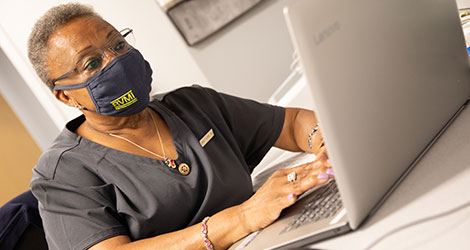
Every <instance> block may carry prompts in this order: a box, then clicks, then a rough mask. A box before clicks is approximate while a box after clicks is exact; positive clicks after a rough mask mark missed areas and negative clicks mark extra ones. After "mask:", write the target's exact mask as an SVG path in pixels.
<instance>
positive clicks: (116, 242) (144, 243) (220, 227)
mask: <svg viewBox="0 0 470 250" xmlns="http://www.w3.org/2000/svg"><path fill="white" fill-rule="evenodd" d="M244 220H245V216H244V214H243V209H242V207H241V206H240V205H238V206H233V207H230V208H227V209H225V210H222V211H220V212H218V213H217V214H215V215H213V216H211V217H210V219H209V221H208V222H207V223H206V225H207V228H208V234H207V237H208V238H209V240H210V241H211V242H212V244H213V245H214V249H227V248H228V247H230V246H231V245H232V244H233V243H234V242H236V241H237V240H239V239H241V238H243V237H244V236H246V235H248V234H249V233H250V231H249V230H248V229H247V227H246V226H245V225H246V223H245V221H244ZM201 229H202V225H201V223H198V224H195V225H193V226H190V227H187V228H185V229H182V230H178V231H175V232H171V233H166V234H162V235H158V236H155V237H152V238H147V239H142V240H137V241H134V242H131V241H130V239H129V237H128V236H116V237H113V238H110V239H108V240H105V241H102V242H100V243H98V244H97V245H95V246H93V247H92V248H90V249H91V250H105V249H106V250H109V249H113V250H114V249H117V250H137V249H138V250H146V249H152V250H154V249H178V250H180V249H206V248H205V245H204V240H203V237H202V233H201Z"/></svg>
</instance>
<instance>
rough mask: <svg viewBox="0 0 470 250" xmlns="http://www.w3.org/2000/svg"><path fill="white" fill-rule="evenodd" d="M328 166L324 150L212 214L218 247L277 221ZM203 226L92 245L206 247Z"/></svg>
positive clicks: (107, 249)
mask: <svg viewBox="0 0 470 250" xmlns="http://www.w3.org/2000/svg"><path fill="white" fill-rule="evenodd" d="M327 167H329V166H328V164H327V163H326V154H325V152H324V151H321V152H320V153H319V154H318V155H317V158H316V160H315V161H313V162H311V163H307V164H304V165H300V166H298V167H295V168H291V169H282V170H278V171H276V172H275V173H274V174H273V175H272V176H271V177H270V178H269V179H268V180H267V181H266V183H264V185H263V186H262V187H261V188H260V189H259V190H258V191H257V192H256V193H255V194H254V195H253V196H252V197H251V198H250V199H248V200H247V201H245V202H243V203H242V204H240V205H237V206H233V207H230V208H227V209H225V210H222V211H220V212H218V213H217V214H215V215H213V216H211V217H210V219H209V221H208V222H207V227H208V238H209V240H210V241H211V242H212V243H213V245H214V247H215V249H226V248H228V247H229V246H231V245H232V244H233V243H235V242H236V241H237V240H239V239H241V238H242V237H244V236H246V235H248V234H249V233H251V232H254V231H257V230H259V229H261V228H264V227H266V226H268V225H269V224H271V223H272V222H274V221H275V220H276V219H277V218H278V217H279V215H280V214H281V211H282V210H283V209H284V208H286V207H289V206H291V205H292V204H294V203H295V201H296V200H297V197H298V196H299V195H301V194H302V193H304V192H305V191H307V190H308V189H310V188H312V187H315V186H317V185H320V184H323V183H325V182H326V181H327V179H328V177H325V174H324V173H325V172H326V168H327ZM291 172H296V175H297V178H296V181H294V182H289V181H288V179H287V175H288V174H289V173H291ZM175 216H178V215H175ZM201 229H202V226H201V223H198V224H196V225H193V226H191V227H188V228H185V229H182V230H179V231H175V232H171V233H167V234H162V235H159V236H155V237H152V238H147V239H142V240H137V241H134V242H131V240H130V239H129V237H128V236H115V237H112V238H109V239H107V240H104V241H102V242H100V243H98V244H96V245H95V246H93V247H91V248H90V249H91V250H111V249H113V250H128V249H139V250H146V249H178V250H179V249H205V246H204V242H203V238H202V234H201Z"/></svg>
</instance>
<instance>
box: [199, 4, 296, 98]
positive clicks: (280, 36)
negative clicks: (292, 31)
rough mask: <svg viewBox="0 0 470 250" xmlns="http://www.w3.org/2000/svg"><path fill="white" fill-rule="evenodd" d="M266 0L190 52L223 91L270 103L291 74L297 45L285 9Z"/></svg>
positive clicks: (282, 5)
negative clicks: (275, 92)
mask: <svg viewBox="0 0 470 250" xmlns="http://www.w3.org/2000/svg"><path fill="white" fill-rule="evenodd" d="M290 2H292V0H265V1H263V2H261V3H260V4H259V5H258V6H256V7H255V8H253V9H252V10H250V11H249V12H248V13H246V14H245V15H243V16H242V17H241V18H239V19H237V20H235V22H233V23H231V24H230V25H229V26H227V27H225V28H224V29H223V30H221V31H220V32H218V33H216V34H215V35H213V36H212V37H210V38H209V39H207V40H205V41H203V42H201V43H200V44H197V45H196V46H194V47H191V49H190V53H191V55H192V56H193V57H194V59H195V60H196V62H197V63H198V65H199V67H200V68H201V70H202V71H203V72H204V74H205V76H206V77H207V79H208V80H209V81H210V82H211V84H212V86H213V87H214V88H216V89H217V90H219V91H224V92H228V93H231V94H235V95H239V96H243V97H247V98H252V99H256V100H259V101H263V102H266V101H267V100H268V99H269V97H270V96H271V95H272V93H274V91H275V90H276V89H277V87H279V85H280V84H281V83H282V82H283V81H284V80H285V79H286V78H287V76H288V75H289V73H290V64H291V62H292V53H293V50H294V49H293V46H292V43H291V40H290V37H289V33H288V30H287V26H286V23H285V20H284V16H283V13H282V9H283V7H284V6H286V5H287V4H289V3H290Z"/></svg>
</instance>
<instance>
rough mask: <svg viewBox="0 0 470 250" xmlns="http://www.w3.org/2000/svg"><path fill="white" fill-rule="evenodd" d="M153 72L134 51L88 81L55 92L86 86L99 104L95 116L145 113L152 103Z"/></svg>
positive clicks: (62, 86)
mask: <svg viewBox="0 0 470 250" xmlns="http://www.w3.org/2000/svg"><path fill="white" fill-rule="evenodd" d="M151 84H152V69H151V68H150V64H149V63H148V62H147V61H146V60H145V59H144V57H143V56H142V54H140V52H139V51H138V50H136V49H134V48H132V49H130V50H129V51H127V52H126V53H125V54H123V55H120V56H118V57H116V58H114V59H113V60H112V61H111V62H110V63H108V65H106V66H105V67H104V68H103V69H102V70H100V71H99V72H97V73H96V74H94V75H93V76H91V77H90V78H88V79H87V80H86V81H85V82H82V83H78V84H72V85H55V87H54V90H68V89H79V88H84V87H86V88H87V90H88V93H89V95H90V97H91V99H92V100H93V103H94V104H95V109H96V111H92V110H88V109H87V111H90V112H93V113H98V114H102V115H109V116H120V117H122V116H131V115H134V114H137V113H139V112H140V111H142V110H144V109H145V108H146V107H147V106H148V104H149V100H150V96H149V95H150V90H151V89H152V85H151Z"/></svg>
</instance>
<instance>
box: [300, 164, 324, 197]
mask: <svg viewBox="0 0 470 250" xmlns="http://www.w3.org/2000/svg"><path fill="white" fill-rule="evenodd" d="M330 178H331V176H330V175H329V174H328V173H326V169H316V170H314V171H312V172H310V173H309V174H307V175H303V174H301V175H299V177H298V178H297V180H296V181H295V182H294V183H292V185H291V188H292V190H293V191H292V192H293V193H294V194H297V195H300V194H302V193H304V192H305V191H307V190H309V189H311V188H313V187H315V186H318V185H321V184H323V183H325V182H327V181H328V180H329V179H330Z"/></svg>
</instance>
